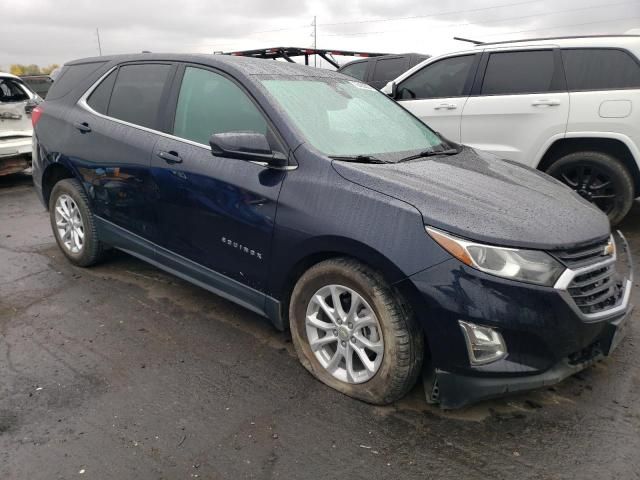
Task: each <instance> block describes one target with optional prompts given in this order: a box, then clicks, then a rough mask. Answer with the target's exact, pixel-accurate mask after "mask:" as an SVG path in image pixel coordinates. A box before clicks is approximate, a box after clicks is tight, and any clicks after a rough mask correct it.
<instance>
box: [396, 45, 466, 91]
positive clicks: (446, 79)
mask: <svg viewBox="0 0 640 480" xmlns="http://www.w3.org/2000/svg"><path fill="white" fill-rule="evenodd" d="M474 57H475V56H474V55H464V56H460V57H451V58H445V59H444V60H439V61H437V62H435V63H432V64H430V65H427V66H426V67H424V68H422V69H421V70H419V71H418V72H416V73H414V74H413V75H412V76H410V77H409V78H407V79H406V80H405V81H403V82H402V83H400V85H399V86H398V94H397V97H398V99H400V100H408V99H425V98H444V97H461V96H463V95H466V93H467V92H465V85H466V83H467V79H468V78H469V74H470V73H471V68H472V66H473V61H474Z"/></svg>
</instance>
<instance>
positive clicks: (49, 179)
mask: <svg viewBox="0 0 640 480" xmlns="http://www.w3.org/2000/svg"><path fill="white" fill-rule="evenodd" d="M65 178H76V176H75V175H74V174H73V171H72V170H71V168H69V167H68V166H66V165H64V164H62V163H59V162H58V163H52V164H50V165H49V166H47V168H46V169H45V170H44V172H43V173H42V198H43V200H44V204H45V206H46V207H47V209H48V208H49V197H50V196H51V191H52V190H53V187H54V186H55V184H56V183H58V182H59V181H60V180H64V179H65Z"/></svg>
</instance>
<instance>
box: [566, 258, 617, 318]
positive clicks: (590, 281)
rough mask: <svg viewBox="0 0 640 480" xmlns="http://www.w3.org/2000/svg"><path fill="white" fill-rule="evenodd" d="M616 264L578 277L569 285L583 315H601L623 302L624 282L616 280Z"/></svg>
mask: <svg viewBox="0 0 640 480" xmlns="http://www.w3.org/2000/svg"><path fill="white" fill-rule="evenodd" d="M615 273H616V272H615V266H614V264H609V265H607V266H605V267H601V268H597V269H595V270H591V271H589V272H587V273H583V274H582V275H577V276H576V277H575V278H574V279H573V281H572V282H571V283H570V284H569V288H568V290H569V294H570V295H571V297H572V298H573V300H574V302H576V306H577V307H578V308H579V309H580V310H581V311H582V313H586V314H592V313H599V312H602V311H604V310H607V309H609V308H612V307H615V306H616V305H617V304H618V302H620V301H621V300H622V296H623V293H624V289H623V282H622V280H620V279H617V278H616V275H615Z"/></svg>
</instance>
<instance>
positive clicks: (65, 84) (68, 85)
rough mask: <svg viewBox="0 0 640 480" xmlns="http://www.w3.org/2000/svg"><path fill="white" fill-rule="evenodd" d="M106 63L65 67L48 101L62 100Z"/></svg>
mask: <svg viewBox="0 0 640 480" xmlns="http://www.w3.org/2000/svg"><path fill="white" fill-rule="evenodd" d="M105 63H106V62H91V63H80V64H77V65H65V66H64V67H62V70H61V71H60V74H59V75H58V77H57V78H56V80H55V81H54V82H53V85H51V88H50V89H49V91H48V92H47V100H55V99H57V98H62V97H64V96H65V95H67V94H68V93H69V92H70V91H71V90H73V89H74V88H75V87H76V86H77V85H78V84H79V83H80V82H81V81H82V80H84V79H85V78H87V77H88V76H89V75H91V74H92V73H94V72H95V71H96V70H98V68H100V67H101V66H103V65H104V64H105Z"/></svg>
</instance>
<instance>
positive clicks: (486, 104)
mask: <svg viewBox="0 0 640 480" xmlns="http://www.w3.org/2000/svg"><path fill="white" fill-rule="evenodd" d="M568 116H569V94H568V93H567V92H564V93H562V92H557V93H545V94H535V95H496V96H488V97H470V98H469V99H468V100H467V103H466V105H465V107H464V112H463V115H462V131H461V140H462V143H464V144H465V145H469V146H471V147H473V148H478V149H480V150H485V151H488V152H491V153H493V154H495V155H498V156H499V157H501V158H507V159H510V160H515V161H517V162H521V163H524V164H527V165H530V166H532V167H535V166H536V165H534V163H535V162H536V156H537V153H538V151H539V150H540V149H541V148H542V147H543V145H544V144H545V143H546V142H547V141H548V140H549V139H550V138H551V137H553V136H554V135H563V134H564V133H565V130H566V127H567V120H568Z"/></svg>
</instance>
